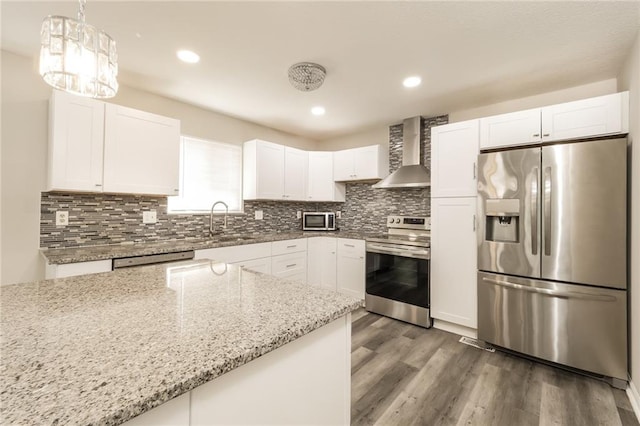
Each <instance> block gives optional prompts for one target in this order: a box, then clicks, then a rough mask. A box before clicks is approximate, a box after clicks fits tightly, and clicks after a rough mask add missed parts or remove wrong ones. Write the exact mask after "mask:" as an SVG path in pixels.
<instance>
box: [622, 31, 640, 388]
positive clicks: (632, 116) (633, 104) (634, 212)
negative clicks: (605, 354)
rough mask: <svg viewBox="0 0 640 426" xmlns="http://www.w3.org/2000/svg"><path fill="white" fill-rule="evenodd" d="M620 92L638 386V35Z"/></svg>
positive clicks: (633, 351) (634, 364) (634, 376)
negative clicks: (625, 97)
mask: <svg viewBox="0 0 640 426" xmlns="http://www.w3.org/2000/svg"><path fill="white" fill-rule="evenodd" d="M618 80H619V87H618V89H619V90H620V91H623V90H629V92H630V93H629V95H630V96H629V98H630V111H629V144H630V147H631V149H630V156H631V161H630V166H631V170H630V173H629V176H630V180H629V182H630V191H629V192H630V194H631V201H630V205H631V211H630V216H631V230H630V232H629V235H630V240H631V241H630V245H631V253H630V254H629V262H630V272H631V277H630V280H629V282H630V291H629V293H630V294H629V296H630V299H631V301H630V303H629V305H630V310H631V312H630V313H631V319H630V321H629V323H630V337H631V341H630V344H629V345H630V349H631V354H630V355H631V357H630V360H631V361H630V364H631V365H630V367H631V380H632V382H633V383H634V384H635V386H636V388H638V387H639V386H640V32H638V35H637V37H636V41H635V44H634V45H633V48H632V49H631V52H630V54H629V57H628V58H627V60H626V62H625V64H624V67H623V68H622V72H621V73H620V76H619V79H618Z"/></svg>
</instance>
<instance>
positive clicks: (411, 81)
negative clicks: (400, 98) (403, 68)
mask: <svg viewBox="0 0 640 426" xmlns="http://www.w3.org/2000/svg"><path fill="white" fill-rule="evenodd" d="M420 83H422V79H421V78H420V77H418V76H417V75H414V76H411V77H407V78H405V79H404V81H403V82H402V85H403V86H404V87H416V86H419V85H420Z"/></svg>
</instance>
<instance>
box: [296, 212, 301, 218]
mask: <svg viewBox="0 0 640 426" xmlns="http://www.w3.org/2000/svg"><path fill="white" fill-rule="evenodd" d="M296 218H297V219H302V212H301V211H300V210H298V212H297V213H296Z"/></svg>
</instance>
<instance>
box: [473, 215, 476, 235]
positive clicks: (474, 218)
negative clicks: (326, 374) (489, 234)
mask: <svg viewBox="0 0 640 426" xmlns="http://www.w3.org/2000/svg"><path fill="white" fill-rule="evenodd" d="M473 232H476V215H475V214H474V215H473Z"/></svg>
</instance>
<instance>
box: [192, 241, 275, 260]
mask: <svg viewBox="0 0 640 426" xmlns="http://www.w3.org/2000/svg"><path fill="white" fill-rule="evenodd" d="M194 258H195V259H211V260H218V261H220V262H227V263H239V262H245V261H248V260H253V259H261V258H271V243H258V244H246V245H242V246H228V247H216V248H210V249H203V250H196V252H195V256H194Z"/></svg>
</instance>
